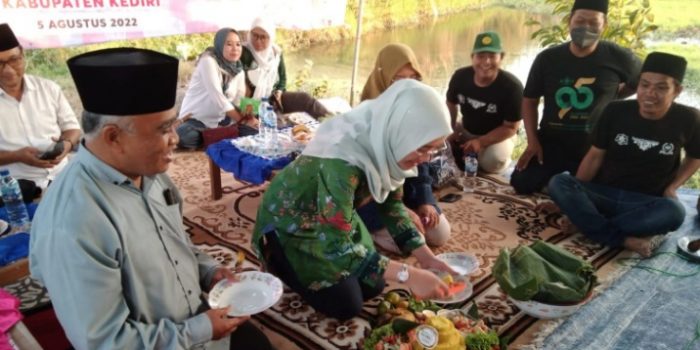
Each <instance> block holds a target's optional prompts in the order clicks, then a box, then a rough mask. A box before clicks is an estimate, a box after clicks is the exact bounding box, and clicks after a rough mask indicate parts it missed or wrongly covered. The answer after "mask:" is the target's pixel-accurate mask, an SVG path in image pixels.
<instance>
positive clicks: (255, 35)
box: [250, 32, 270, 41]
mask: <svg viewBox="0 0 700 350" xmlns="http://www.w3.org/2000/svg"><path fill="white" fill-rule="evenodd" d="M250 35H251V37H252V38H253V40H261V41H266V40H269V39H270V36H268V35H267V34H258V33H254V32H252V33H250Z"/></svg>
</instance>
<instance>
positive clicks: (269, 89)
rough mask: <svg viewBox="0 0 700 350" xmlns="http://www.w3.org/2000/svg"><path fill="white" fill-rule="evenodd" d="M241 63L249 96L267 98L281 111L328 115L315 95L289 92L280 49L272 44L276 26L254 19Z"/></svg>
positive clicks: (261, 19)
mask: <svg viewBox="0 0 700 350" xmlns="http://www.w3.org/2000/svg"><path fill="white" fill-rule="evenodd" d="M241 63H243V69H244V70H245V71H246V83H247V85H248V89H249V90H250V92H249V94H248V95H249V97H253V98H256V99H261V98H263V97H268V98H270V99H271V101H272V102H273V103H274V104H276V107H277V110H279V111H281V112H284V113H291V112H301V111H303V112H307V113H308V114H310V115H311V116H313V117H315V118H318V117H323V116H326V115H328V114H329V112H328V110H327V109H326V108H325V107H324V106H323V105H322V104H321V103H319V102H318V101H317V100H316V99H315V98H313V97H312V96H311V95H309V94H307V93H305V92H289V91H286V87H287V71H286V67H285V65H284V58H283V56H282V49H281V48H280V47H279V46H278V45H277V44H276V43H275V27H274V26H273V25H272V23H270V22H268V21H267V20H265V19H263V18H256V19H255V20H254V21H253V24H252V25H251V28H250V32H248V40H247V42H246V43H245V44H244V45H243V54H242V55H241Z"/></svg>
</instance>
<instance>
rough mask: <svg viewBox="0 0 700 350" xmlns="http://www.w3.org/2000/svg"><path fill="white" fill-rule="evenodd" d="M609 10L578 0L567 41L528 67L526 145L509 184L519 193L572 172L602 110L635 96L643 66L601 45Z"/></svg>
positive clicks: (598, 2) (604, 4) (603, 0)
mask: <svg viewBox="0 0 700 350" xmlns="http://www.w3.org/2000/svg"><path fill="white" fill-rule="evenodd" d="M607 11H608V0H576V1H575V2H574V6H573V8H572V9H571V14H570V18H569V28H570V32H569V33H570V35H571V41H569V42H566V43H564V44H561V45H557V46H553V47H550V48H548V49H546V50H544V51H542V52H541V53H540V54H539V55H537V58H536V59H535V61H534V62H533V64H532V67H531V69H530V74H529V76H528V79H527V83H526V86H525V91H524V94H523V95H524V98H523V105H522V114H523V121H524V123H525V131H526V133H527V140H528V145H527V149H526V150H525V152H524V153H523V155H522V156H521V157H520V159H519V160H518V163H517V165H516V168H515V170H514V171H513V174H512V175H511V181H510V183H511V185H513V187H514V188H515V191H516V192H518V193H521V194H530V193H533V192H536V191H540V190H542V189H543V188H544V187H545V185H546V184H547V182H548V181H549V179H550V178H551V177H552V176H554V175H555V174H558V173H561V172H563V171H569V172H570V173H572V174H573V173H575V172H576V169H577V168H578V165H579V163H580V162H581V159H582V158H583V156H584V155H585V153H586V151H587V150H588V148H589V146H590V140H589V134H590V131H591V130H592V129H593V126H594V125H595V122H596V119H597V116H598V115H599V114H600V111H601V110H602V109H603V108H604V107H605V106H606V105H607V103H608V102H610V101H611V100H613V99H615V98H624V97H626V96H629V95H631V94H632V93H633V91H634V85H636V83H635V82H633V79H635V78H636V77H637V76H638V74H639V68H640V66H641V62H640V61H639V59H638V58H637V57H635V56H634V55H633V54H632V52H631V51H629V50H627V49H624V48H622V47H620V46H618V45H616V44H614V43H611V42H607V41H601V40H600V36H601V34H602V32H603V30H604V29H605V25H606V23H607V22H606V21H607V19H606V14H607ZM541 97H544V111H543V114H542V119H541V121H540V123H539V129H538V128H537V122H538V119H539V118H538V110H537V106H538V104H539V101H540V98H541Z"/></svg>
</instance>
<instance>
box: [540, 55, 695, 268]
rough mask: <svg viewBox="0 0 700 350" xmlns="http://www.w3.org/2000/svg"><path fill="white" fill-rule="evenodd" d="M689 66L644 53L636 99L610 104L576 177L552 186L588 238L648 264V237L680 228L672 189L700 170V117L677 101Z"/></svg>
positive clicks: (556, 179)
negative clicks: (644, 259) (624, 250)
mask: <svg viewBox="0 0 700 350" xmlns="http://www.w3.org/2000/svg"><path fill="white" fill-rule="evenodd" d="M686 65H687V62H686V60H685V59H684V58H683V57H680V56H675V55H671V54H667V53H659V52H653V53H651V54H649V56H647V58H646V60H645V61H644V65H643V67H642V74H641V76H640V79H639V86H638V87H637V99H636V100H629V101H616V102H611V103H610V104H609V105H608V106H607V107H606V108H605V109H604V110H603V112H602V114H601V116H600V120H599V121H598V124H597V125H596V127H595V129H594V131H593V134H592V136H593V138H592V143H593V145H592V146H591V148H590V150H589V151H588V153H586V156H585V157H584V158H583V160H582V161H581V165H580V167H579V168H578V171H577V172H576V177H573V176H571V175H569V174H567V173H563V174H559V175H556V176H554V177H553V178H552V180H551V181H550V182H549V193H550V195H551V196H552V199H553V200H554V202H555V203H556V204H557V206H559V208H561V211H562V212H563V213H564V214H566V215H567V216H568V217H569V220H571V222H572V223H573V224H574V225H575V226H576V227H578V229H580V230H581V232H582V233H583V234H585V235H586V236H588V237H589V238H591V239H593V240H595V241H597V242H600V243H603V244H607V245H611V246H624V247H625V248H627V249H630V250H633V251H635V252H637V253H639V254H641V255H642V256H645V257H648V256H650V255H651V252H652V250H653V249H654V244H653V242H654V241H655V240H654V239H653V238H652V237H653V236H655V235H664V234H666V233H667V232H669V231H673V230H676V229H677V228H678V227H679V226H680V225H681V224H682V223H683V219H684V218H685V209H684V207H683V205H682V204H681V203H680V202H679V201H678V199H677V197H676V189H678V187H680V186H681V185H683V183H685V181H686V180H687V179H688V178H690V176H692V175H693V173H695V171H696V170H697V169H698V168H700V111H698V110H697V109H695V108H692V107H688V106H684V105H681V104H677V103H675V102H674V100H675V98H676V97H677V96H678V94H680V92H681V90H682V86H681V82H682V81H683V76H684V74H685V67H686ZM681 148H683V149H685V158H684V159H681ZM659 237H663V236H659Z"/></svg>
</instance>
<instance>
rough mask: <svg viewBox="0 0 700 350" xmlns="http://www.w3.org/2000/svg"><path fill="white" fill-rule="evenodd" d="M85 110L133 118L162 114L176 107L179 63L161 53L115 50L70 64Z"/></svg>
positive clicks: (72, 60)
mask: <svg viewBox="0 0 700 350" xmlns="http://www.w3.org/2000/svg"><path fill="white" fill-rule="evenodd" d="M67 63H68V69H70V74H71V76H73V81H75V87H76V88H77V89H78V94H79V95H80V100H81V101H82V102H83V108H84V109H85V110H86V111H88V112H92V113H97V114H105V115H114V116H130V115H136V114H147V113H155V112H162V111H165V110H168V109H170V108H172V107H173V106H174V105H175V92H176V89H177V65H178V63H179V62H178V60H177V59H176V58H174V57H172V56H168V55H165V54H162V53H160V52H156V51H151V50H144V49H135V48H116V49H105V50H97V51H91V52H87V53H84V54H81V55H78V56H75V57H72V58H70V59H69V60H68V62H67Z"/></svg>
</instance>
